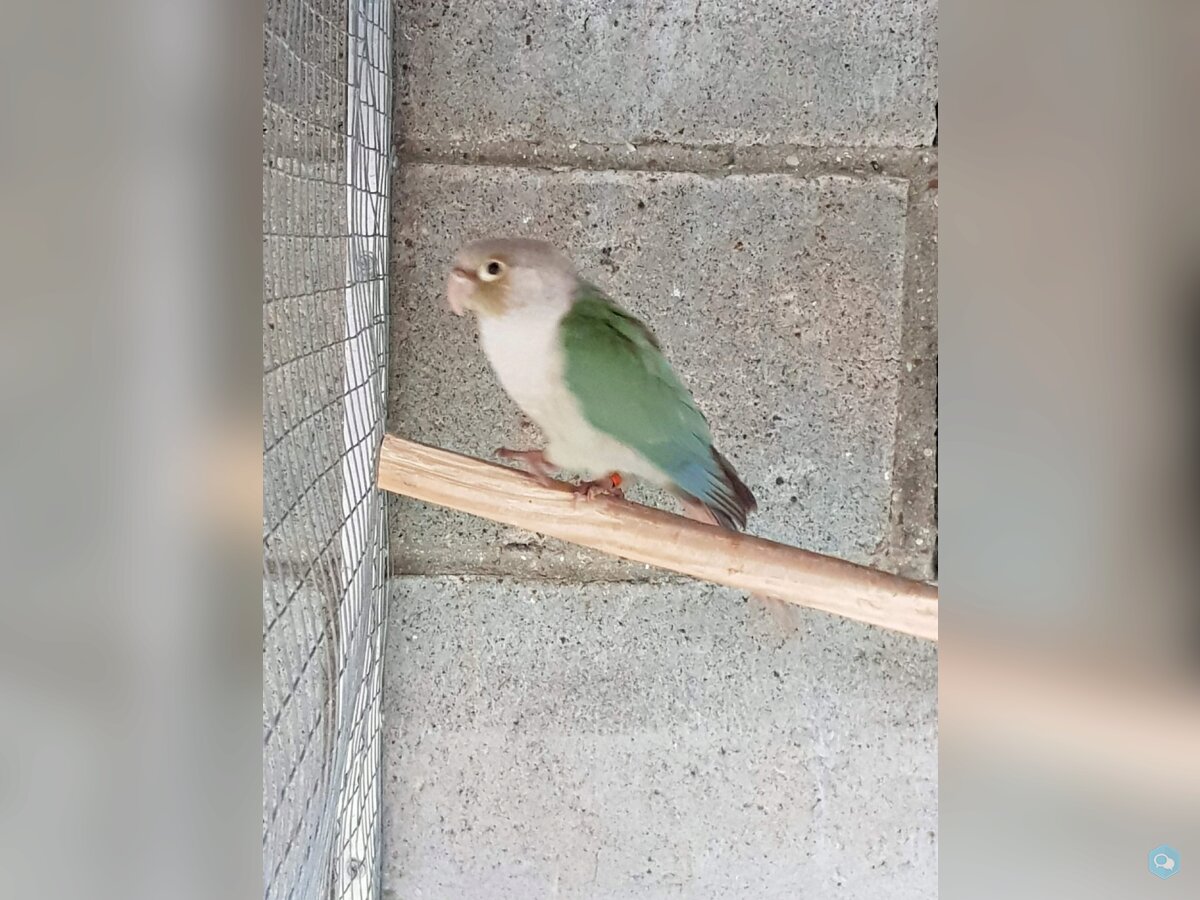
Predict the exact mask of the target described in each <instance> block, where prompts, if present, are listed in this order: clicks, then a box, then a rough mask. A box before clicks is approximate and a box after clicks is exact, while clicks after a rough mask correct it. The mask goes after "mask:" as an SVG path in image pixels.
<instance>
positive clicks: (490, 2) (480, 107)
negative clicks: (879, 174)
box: [395, 0, 937, 147]
mask: <svg viewBox="0 0 1200 900" xmlns="http://www.w3.org/2000/svg"><path fill="white" fill-rule="evenodd" d="M396 15H397V20H396V55H397V60H396V63H397V64H396V69H397V71H398V73H399V75H400V78H401V84H400V85H398V89H397V91H396V95H395V98H396V114H397V118H398V119H399V121H400V122H402V123H403V125H402V127H403V128H404V129H405V131H406V133H407V134H408V135H409V136H410V137H412V138H416V139H417V140H433V141H437V140H455V139H461V138H468V139H475V140H482V141H487V140H499V141H506V140H525V139H535V140H545V139H554V138H560V137H561V138H565V139H567V140H571V141H581V142H592V143H601V144H603V143H623V142H626V141H629V142H632V143H634V144H635V145H636V144H638V143H644V142H654V141H667V142H678V143H693V144H694V143H698V144H708V143H727V144H760V143H795V144H803V145H807V146H829V145H876V146H900V147H911V146H919V145H927V144H929V143H930V142H931V140H932V138H933V135H934V131H935V127H936V121H935V114H934V102H935V100H936V98H937V67H936V59H937V4H936V2H935V0H906V2H897V0H884V2H877V0H831V2H822V3H794V2H787V0H758V2H752V3H736V4H735V3H707V4H705V3H701V2H697V0H666V2H660V3H644V2H640V0H616V2H613V0H603V2H600V0H584V2H575V3H557V2H551V0H537V2H522V3H510V2H505V0H486V2H474V3H455V4H450V3H444V2H440V0H420V2H415V3H401V4H397V6H396Z"/></svg>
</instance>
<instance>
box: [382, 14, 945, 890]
mask: <svg viewBox="0 0 1200 900" xmlns="http://www.w3.org/2000/svg"><path fill="white" fill-rule="evenodd" d="M936 12H937V10H936V4H935V3H933V2H930V0H909V2H891V0H889V2H882V3H878V2H865V0H821V2H785V0H774V2H741V3H719V4H717V3H713V4H709V3H704V2H699V3H697V2H695V0H692V2H688V3H680V2H673V0H671V2H662V3H634V2H620V0H607V2H605V0H579V2H568V3H549V2H529V0H517V2H499V0H496V2H487V0H478V2H465V0H455V2H450V0H440V2H428V0H424V2H420V0H418V2H405V3H398V4H397V5H396V51H395V52H396V65H395V69H396V75H397V83H396V89H395V102H396V108H395V113H396V145H397V146H396V149H397V154H398V158H399V161H400V166H399V169H398V171H397V172H396V173H395V176H394V179H393V185H394V187H393V207H394V214H393V223H392V240H393V251H392V260H391V263H392V273H393V275H392V279H393V282H392V311H393V325H392V348H391V371H392V375H391V382H390V385H389V391H390V397H389V428H390V429H391V430H394V431H397V432H400V433H403V434H405V435H408V436H411V437H414V438H416V439H418V440H423V441H428V442H431V443H435V444H438V445H440V446H444V447H448V448H451V449H455V450H460V451H462V452H466V453H471V454H475V455H479V456H489V455H490V454H491V453H492V451H493V450H494V449H495V448H496V447H498V446H501V445H507V446H530V445H534V443H535V442H536V441H537V435H536V432H535V431H534V430H533V429H532V427H531V426H530V425H529V424H528V423H527V422H524V421H523V420H522V418H521V417H520V415H519V413H518V411H517V410H516V408H515V407H514V406H513V405H512V404H511V403H510V402H509V401H508V399H507V398H506V397H505V396H504V395H503V393H502V391H501V390H500V389H499V387H498V386H497V385H496V383H495V381H494V379H493V377H492V375H491V372H490V370H489V369H488V367H487V363H486V360H485V359H484V358H483V356H482V354H481V352H480V351H479V348H478V344H477V341H476V339H475V335H474V333H473V328H472V326H471V325H470V323H469V322H467V321H465V320H461V319H457V318H455V317H454V316H452V315H450V314H449V313H448V311H447V310H446V308H445V304H444V300H443V298H442V291H443V285H444V277H445V271H446V266H447V262H448V260H449V258H450V256H451V255H452V253H453V251H454V249H455V248H456V247H457V246H459V245H460V244H462V243H464V242H465V241H467V240H470V239H473V238H476V237H480V236H485V235H495V234H512V235H517V234H520V235H529V236H540V237H544V238H546V239H549V240H551V241H554V242H555V243H556V244H558V245H559V246H560V247H562V248H563V249H564V250H566V251H567V252H568V253H569V254H571V255H572V257H573V258H574V259H575V260H576V261H577V263H578V264H579V266H580V267H581V269H582V270H583V271H584V272H585V273H586V274H588V275H589V276H590V277H592V278H593V279H595V280H596V281H597V282H598V283H601V284H603V285H605V286H606V287H607V288H608V289H609V290H610V291H611V292H612V293H613V294H614V296H616V297H617V298H618V299H619V300H620V302H622V303H623V304H624V305H625V306H626V307H627V308H629V309H630V310H631V311H632V312H634V313H635V314H636V315H638V316H640V317H641V318H643V319H644V320H645V321H646V322H647V323H648V324H650V325H651V327H652V328H653V329H654V330H655V332H656V333H657V334H658V336H659V338H660V339H661V341H662V343H663V345H664V348H665V350H666V352H667V353H668V356H669V357H670V359H671V360H672V362H673V363H674V364H675V366H676V367H677V369H678V370H679V371H680V372H681V374H682V375H683V376H684V378H685V380H686V381H687V383H688V384H689V385H690V386H691V387H692V389H693V392H694V393H695V395H696V398H697V400H698V402H699V404H700V406H701V408H702V409H704V410H705V411H706V413H707V414H708V416H709V418H710V421H711V422H712V424H713V428H714V432H715V433H716V435H717V438H718V441H719V444H720V446H721V447H722V449H723V451H724V452H725V453H726V454H727V455H728V456H729V457H730V458H731V459H732V460H733V461H734V462H735V464H736V465H737V467H738V469H739V471H740V472H741V473H742V475H743V477H744V478H745V480H746V481H747V483H748V484H749V485H750V486H751V487H752V489H753V490H754V492H755V494H756V495H757V496H758V498H759V502H760V511H759V513H758V514H757V515H756V516H754V517H753V519H752V521H751V526H750V530H751V531H753V532H754V533H756V534H760V535H763V536H766V537H771V538H774V539H777V540H784V541H787V542H789V543H794V544H797V545H800V546H803V547H807V548H810V549H814V550H819V551H821V552H826V553H832V554H836V555H838V556H842V557H845V558H849V559H853V560H856V561H860V562H867V563H870V564H872V565H876V566H879V567H882V568H886V569H890V570H893V571H898V572H901V573H903V574H906V575H910V576H914V577H930V576H931V575H932V574H933V567H934V558H935V557H934V553H935V548H936V521H935V472H936V456H935V454H934V450H935V448H936V346H937V338H936V327H937V323H936V166H937V157H936V152H937V151H936V148H935V147H934V146H933V143H934V139H935V134H936V105H935V104H936V100H937V79H936V58H937V50H936V48H937V41H936ZM641 497H642V498H643V499H646V500H648V501H649V502H658V503H663V504H670V502H671V501H670V500H669V499H666V498H663V497H659V496H657V495H655V494H653V493H650V492H644V493H642V494H641ZM390 525H391V528H390V534H391V558H392V566H393V572H394V578H393V580H392V584H391V595H392V605H391V615H390V619H389V629H390V630H389V639H388V657H387V662H388V664H387V674H386V686H385V696H384V715H385V760H384V766H385V769H384V806H385V830H384V843H385V853H384V886H385V896H387V897H390V898H408V897H447V898H451V897H454V898H457V897H480V898H485V897H522V898H535V897H551V896H554V897H589V898H590V897H596V898H609V897H612V898H618V897H621V898H624V897H638V898H640V897H722V898H724V897H756V898H758V897H796V896H827V895H830V894H833V893H836V894H837V895H838V896H847V897H864V898H868V897H870V898H875V897H880V898H882V897H888V898H892V897H932V896H935V894H936V880H935V879H936V843H935V834H936V814H937V803H936V730H937V725H936V651H935V650H934V648H933V647H931V646H930V645H928V644H925V643H922V642H919V641H916V640H913V639H908V638H903V637H899V636H896V635H891V634H888V633H885V632H882V631H879V630H877V629H872V628H868V627H866V626H861V625H857V624H855V623H851V622H843V621H840V620H837V619H833V618H831V617H828V616H825V615H822V614H819V613H809V612H806V611H801V610H796V611H793V612H792V613H791V622H790V624H788V625H786V626H784V625H781V624H780V623H779V622H778V621H776V620H775V619H774V618H772V617H771V616H769V615H767V614H766V613H764V612H763V610H762V609H760V608H759V607H758V606H757V605H756V604H755V603H754V602H753V601H750V602H747V600H746V598H744V597H742V596H739V595H738V594H736V593H735V592H732V591H726V590H723V589H717V588H712V587H707V586H704V585H699V584H696V583H694V582H690V581H686V580H682V579H675V578H670V577H665V576H664V575H663V573H660V572H656V571H653V570H650V569H648V568H646V567H644V566H635V565H632V564H626V563H622V562H619V561H615V560H610V559H607V558H605V557H602V556H600V555H598V554H593V553H590V552H588V551H584V550H581V549H579V548H573V547H569V546H566V545H563V544H561V543H559V542H555V541H550V540H545V539H542V538H540V537H538V536H536V535H532V534H528V533H525V532H520V531H517V530H515V529H509V528H505V527H502V526H496V525H492V524H490V523H486V522H482V521H480V520H476V519H472V518H470V517H467V516H463V515H460V514H457V513H453V512H449V511H445V510H437V509H432V508H428V507H424V506H422V505H420V504H416V503H409V502H405V501H397V502H396V503H394V504H393V510H392V517H391V522H390Z"/></svg>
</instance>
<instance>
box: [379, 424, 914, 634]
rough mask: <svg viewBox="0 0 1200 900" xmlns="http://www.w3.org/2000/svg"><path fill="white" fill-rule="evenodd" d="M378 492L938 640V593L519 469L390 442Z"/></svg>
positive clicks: (387, 440) (394, 439) (405, 442)
mask: <svg viewBox="0 0 1200 900" xmlns="http://www.w3.org/2000/svg"><path fill="white" fill-rule="evenodd" d="M378 483H379V487H380V488H382V489H383V490H385V491H392V492H394V493H397V494H404V495H405V496H408V497H415V498H416V499H418V500H423V501H425V502H426V503H435V504H438V505H439V506H448V507H450V508H451V509H457V510H461V511H463V512H468V513H472V514H473V515H476V516H482V517H483V518H485V519H492V520H494V521H497V522H504V523H505V524H507V525H514V526H516V527H517V528H524V529H525V530H526V531H536V532H538V533H540V534H545V535H548V536H550V537H555V538H559V539H561V540H564V541H571V542H572V543H575V544H582V545H584V546H585V547H592V548H594V549H596V550H601V551H603V552H605V553H611V554H613V555H614V556H620V557H623V558H625V559H631V560H634V561H636V562H642V563H649V564H650V565H653V566H658V567H660V568H663V569H670V570H671V571H673V572H680V573H682V574H684V575H690V576H692V577H693V578H699V579H702V580H704V581H711V582H713V583H715V584H723V585H727V586H728V587H733V588H738V589H739V590H743V591H747V592H749V593H751V594H758V595H762V596H767V597H774V598H776V599H779V600H783V601H786V602H788V603H795V604H797V605H798V606H808V607H811V608H813V609H819V610H822V611H824V612H830V613H835V614H837V615H839V616H845V617H846V618H849V619H856V620H858V621H860V622H867V623H869V624H871V625H879V626H881V627H883V628H890V629H892V630H893V631H900V632H903V633H905V634H911V635H915V636H917V637H922V638H927V639H929V640H933V641H936V640H937V620H938V613H937V596H938V594H937V588H936V587H933V586H932V585H927V584H923V583H921V582H918V581H910V580H908V579H906V578H900V577H898V576H896V575H889V574H887V573H885V572H878V571H876V570H874V569H868V568H866V567H865V566H859V565H855V564H854V563H850V562H846V561H845V560H840V559H835V558H833V557H831V556H822V555H821V554H819V553H810V552H809V551H807V550H800V549H798V548H796V547H789V546H787V545H786V544H777V543H775V542H774V541H768V540H764V539H762V538H756V537H752V536H750V535H747V534H737V533H735V532H731V531H725V530H723V529H719V528H714V527H712V526H710V525H704V524H701V523H700V522H694V521H692V520H691V519H685V518H683V517H682V516H677V515H673V514H671V513H669V512H665V511H663V510H660V509H651V508H650V507H648V506H641V505H639V504H636V503H630V502H629V501H627V500H618V499H616V498H615V497H598V498H595V499H593V500H588V499H586V498H585V497H583V496H581V495H579V494H576V493H574V492H573V491H572V490H571V488H570V486H569V485H566V484H563V485H561V486H556V487H543V486H542V485H540V484H538V483H537V481H536V480H534V478H533V477H532V476H530V475H528V474H526V473H524V472H520V471H518V470H516V469H510V468H508V467H506V466H502V465H498V464H496V463H490V462H484V461H483V460H479V459H473V458H472V457H469V456H462V455H460V454H458V453H451V452H450V451H448V450H439V449H437V448H435V447H427V446H425V445H424V444H418V443H415V442H413V441H408V440H405V439H403V438H399V437H395V436H393V435H385V436H384V439H383V446H382V449H381V450H380V454H379V478H378Z"/></svg>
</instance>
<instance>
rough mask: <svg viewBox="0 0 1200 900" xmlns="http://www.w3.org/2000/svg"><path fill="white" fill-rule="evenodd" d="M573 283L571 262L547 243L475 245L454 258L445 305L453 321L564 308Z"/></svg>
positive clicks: (508, 241) (524, 241)
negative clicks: (539, 307)
mask: <svg viewBox="0 0 1200 900" xmlns="http://www.w3.org/2000/svg"><path fill="white" fill-rule="evenodd" d="M575 282H576V276H575V267H574V266H573V265H571V261H570V260H569V259H567V258H566V257H565V256H563V255H562V254H561V253H559V252H558V251H557V250H556V249H554V247H552V246H551V245H550V244H547V243H546V242H545V241H534V240H527V239H523V238H514V239H492V240H483V241H475V242H473V243H470V244H467V246H465V247H463V248H462V249H461V250H459V251H458V254H457V255H456V256H455V257H454V267H453V268H452V269H451V271H450V279H449V282H448V284H447V285H446V299H447V301H448V302H449V304H450V309H451V310H453V311H454V313H455V314H456V315H460V316H461V315H463V314H464V313H466V312H473V313H475V315H477V316H502V315H504V314H505V313H507V312H509V311H510V310H512V309H515V308H520V307H527V306H534V305H559V304H561V305H563V306H564V307H565V305H567V304H569V303H570V298H571V295H572V292H573V290H574V286H575Z"/></svg>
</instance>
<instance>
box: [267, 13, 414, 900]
mask: <svg viewBox="0 0 1200 900" xmlns="http://www.w3.org/2000/svg"><path fill="white" fill-rule="evenodd" d="M391 27H392V23H391V8H390V0H268V2H267V4H266V17H265V27H264V60H263V63H264V79H263V888H264V896H265V897H267V898H269V900H274V898H279V900H291V898H327V897H334V898H339V900H340V898H343V897H348V898H354V900H359V898H371V897H376V896H378V893H379V866H380V857H379V832H380V827H379V821H380V820H379V802H380V785H379V775H378V772H379V759H380V745H379V741H380V691H381V667H382V647H383V643H382V641H383V622H384V615H383V596H384V595H383V579H384V574H385V565H386V559H385V553H386V541H385V540H384V514H385V510H384V501H383V497H382V495H381V494H380V493H379V492H378V491H376V490H375V488H374V472H375V466H376V463H377V456H378V448H379V442H380V440H381V438H382V435H383V413H384V391H385V385H386V370H385V365H386V354H387V318H386V313H387V277H388V266H387V229H388V214H389V210H388V191H389V147H390V134H391V68H390V67H391Z"/></svg>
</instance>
